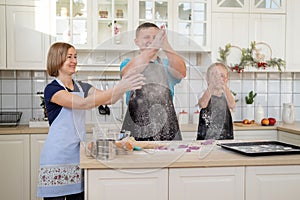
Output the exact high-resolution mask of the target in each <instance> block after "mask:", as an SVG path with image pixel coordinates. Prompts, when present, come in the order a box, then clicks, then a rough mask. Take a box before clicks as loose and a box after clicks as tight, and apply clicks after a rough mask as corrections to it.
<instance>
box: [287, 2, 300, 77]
mask: <svg viewBox="0 0 300 200" xmlns="http://www.w3.org/2000/svg"><path fill="white" fill-rule="evenodd" d="M299 8H300V1H299V0H289V1H288V4H287V19H286V70H287V71H292V72H293V71H294V72H299V71H300V56H299V47H300V37H299V35H300V26H299V19H300V12H299Z"/></svg>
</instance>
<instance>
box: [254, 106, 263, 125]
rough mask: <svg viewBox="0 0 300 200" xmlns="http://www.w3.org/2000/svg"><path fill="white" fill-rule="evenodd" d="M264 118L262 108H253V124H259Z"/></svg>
mask: <svg viewBox="0 0 300 200" xmlns="http://www.w3.org/2000/svg"><path fill="white" fill-rule="evenodd" d="M264 117H265V113H264V108H263V107H262V106H261V105H260V104H258V105H257V107H256V108H255V123H257V124H260V123H261V120H262V119H263V118H264Z"/></svg>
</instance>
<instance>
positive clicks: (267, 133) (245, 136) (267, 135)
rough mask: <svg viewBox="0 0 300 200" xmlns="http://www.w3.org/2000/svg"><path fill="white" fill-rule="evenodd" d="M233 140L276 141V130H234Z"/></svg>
mask: <svg viewBox="0 0 300 200" xmlns="http://www.w3.org/2000/svg"><path fill="white" fill-rule="evenodd" d="M233 133H234V139H235V140H273V141H274V140H275V141H276V140H277V138H278V137H277V130H254V131H249V130H245V131H244V130H243V131H237V130H234V132H233Z"/></svg>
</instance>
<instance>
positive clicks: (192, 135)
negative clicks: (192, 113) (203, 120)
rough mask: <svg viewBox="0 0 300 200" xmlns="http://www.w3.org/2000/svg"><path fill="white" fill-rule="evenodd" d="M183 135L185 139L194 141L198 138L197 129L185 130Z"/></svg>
mask: <svg viewBox="0 0 300 200" xmlns="http://www.w3.org/2000/svg"><path fill="white" fill-rule="evenodd" d="M181 136H182V140H184V141H194V140H196V139H197V131H184V132H181Z"/></svg>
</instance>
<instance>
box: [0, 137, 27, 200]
mask: <svg viewBox="0 0 300 200" xmlns="http://www.w3.org/2000/svg"><path fill="white" fill-rule="evenodd" d="M29 144H30V142H29V136H28V135H0V158H1V170H0V177H1V181H0V194H1V199H9V200H20V199H22V200H30V192H29V191H30V175H29V174H30V163H29V162H30V161H29V160H30V155H29Z"/></svg>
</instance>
